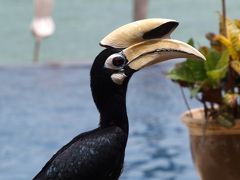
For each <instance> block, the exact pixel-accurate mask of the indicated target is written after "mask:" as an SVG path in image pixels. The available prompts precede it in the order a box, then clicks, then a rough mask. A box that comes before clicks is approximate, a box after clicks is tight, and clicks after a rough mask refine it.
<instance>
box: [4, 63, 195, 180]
mask: <svg viewBox="0 0 240 180" xmlns="http://www.w3.org/2000/svg"><path fill="white" fill-rule="evenodd" d="M163 66H166V65H163ZM165 68H166V67H164V68H162V69H165ZM0 84H1V91H0V105H1V109H0V144H1V150H0V162H1V163H0V179H1V180H26V179H31V178H32V177H33V176H34V175H35V174H36V173H37V172H38V171H39V170H40V169H41V168H42V166H43V165H44V164H45V163H46V161H47V160H48V159H49V158H50V157H51V156H52V155H53V153H55V152H56V151H57V150H58V149H59V148H60V147H62V146H63V145H64V144H66V143H67V142H68V141H70V140H71V139H72V138H73V137H74V136H76V135H77V134H79V133H81V132H83V131H87V130H90V129H92V128H95V127H96V126H97V123H98V113H97V111H96V109H95V106H94V104H93V101H92V98H91V93H90V88H89V67H88V66H84V67H83V66H76V67H73V66H69V67H68V66H65V67H57V68H56V67H47V66H36V67H25V68H24V67H16V68H14V67H11V68H7V67H6V68H1V69H0ZM127 106H128V114H129V120H130V136H129V141H128V145H127V150H126V161H125V168H124V172H123V175H122V177H121V180H135V179H136V180H159V179H160V180H195V179H197V176H196V174H195V171H194V168H193V167H192V161H191V158H190V154H189V150H188V136H187V131H186V129H185V127H184V126H183V125H182V124H181V123H180V122H179V115H180V114H181V113H182V112H183V111H184V110H185V107H184V105H183V101H182V99H181V97H180V93H179V89H178V88H177V86H175V85H174V84H173V83H172V82H170V81H169V80H167V79H165V77H164V75H163V74H162V72H161V67H160V66H155V67H154V68H149V69H146V70H144V71H142V72H138V73H136V74H135V76H134V77H133V78H132V80H131V81H130V84H129V88H128V96H127Z"/></svg>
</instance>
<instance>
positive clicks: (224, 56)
mask: <svg viewBox="0 0 240 180" xmlns="http://www.w3.org/2000/svg"><path fill="white" fill-rule="evenodd" d="M228 62H229V53H228V51H227V50H225V51H224V52H223V53H222V55H221V58H220V60H219V61H218V63H217V65H216V68H217V69H218V68H223V67H226V66H228Z"/></svg>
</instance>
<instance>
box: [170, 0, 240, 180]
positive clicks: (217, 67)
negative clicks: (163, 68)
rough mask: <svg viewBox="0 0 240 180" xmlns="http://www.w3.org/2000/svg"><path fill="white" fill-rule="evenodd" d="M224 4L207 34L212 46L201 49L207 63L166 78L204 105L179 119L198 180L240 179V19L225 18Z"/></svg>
mask: <svg viewBox="0 0 240 180" xmlns="http://www.w3.org/2000/svg"><path fill="white" fill-rule="evenodd" d="M222 2H223V12H222V13H221V14H220V15H219V16H220V21H219V27H220V28H219V29H220V30H219V33H218V34H214V33H208V34H207V35H206V37H207V39H208V40H209V42H210V46H209V47H206V46H201V47H199V51H200V52H201V53H202V54H204V55H205V57H206V61H198V60H194V59H186V60H185V61H184V62H181V63H178V64H176V65H175V67H174V68H173V69H172V70H171V71H170V72H169V73H168V77H169V78H170V79H171V80H173V81H174V82H175V83H177V84H179V85H180V87H181V88H186V89H188V90H190V93H191V97H194V98H196V99H197V100H198V101H200V102H201V103H202V105H203V107H202V108H199V109H193V110H191V109H190V108H189V111H188V112H186V113H184V114H183V116H182V120H183V122H184V123H185V124H186V125H187V127H188V128H189V133H190V144H191V152H192V157H193V161H194V163H195V166H196V168H197V170H198V171H199V174H200V176H201V179H202V180H239V179H240V120H239V119H240V20H232V19H229V18H226V16H225V12H226V11H225V2H224V1H222ZM189 44H191V45H192V46H194V45H195V44H194V41H193V39H190V40H189Z"/></svg>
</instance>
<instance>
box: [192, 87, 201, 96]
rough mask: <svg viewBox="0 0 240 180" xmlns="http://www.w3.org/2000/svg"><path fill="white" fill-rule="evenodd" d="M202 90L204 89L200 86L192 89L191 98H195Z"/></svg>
mask: <svg viewBox="0 0 240 180" xmlns="http://www.w3.org/2000/svg"><path fill="white" fill-rule="evenodd" d="M201 88H202V86H201V85H200V86H197V87H195V88H193V89H191V97H195V96H196V95H197V93H198V92H199V91H200V89H201Z"/></svg>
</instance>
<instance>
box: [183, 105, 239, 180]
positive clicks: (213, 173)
mask: <svg viewBox="0 0 240 180" xmlns="http://www.w3.org/2000/svg"><path fill="white" fill-rule="evenodd" d="M191 112H192V115H193V117H191V114H190V113H189V112H186V113H185V114H183V116H182V121H183V122H184V123H185V124H186V125H187V127H188V129H189V134H190V144H191V152H192V158H193V161H194V164H195V166H196V168H197V170H198V172H199V174H200V177H201V180H240V120H237V121H236V126H235V127H233V128H230V129H228V128H224V127H222V126H219V125H218V124H217V123H213V122H209V123H208V125H207V127H206V125H205V123H206V120H205V118H204V112H203V110H202V109H193V110H192V111H191ZM204 127H206V128H205V130H204Z"/></svg>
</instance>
